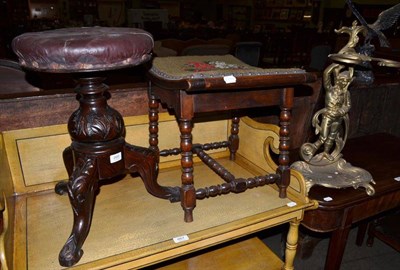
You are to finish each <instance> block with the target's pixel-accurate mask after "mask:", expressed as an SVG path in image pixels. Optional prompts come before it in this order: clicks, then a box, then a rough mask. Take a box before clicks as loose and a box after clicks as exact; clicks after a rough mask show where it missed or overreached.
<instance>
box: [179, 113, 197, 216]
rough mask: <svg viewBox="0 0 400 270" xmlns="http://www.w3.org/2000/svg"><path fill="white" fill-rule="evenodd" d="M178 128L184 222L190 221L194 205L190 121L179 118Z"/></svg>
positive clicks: (194, 192) (194, 193)
mask: <svg viewBox="0 0 400 270" xmlns="http://www.w3.org/2000/svg"><path fill="white" fill-rule="evenodd" d="M179 130H180V132H181V151H182V152H181V167H182V176H181V181H182V187H181V205H182V208H183V211H184V213H185V217H184V220H185V222H192V221H193V209H194V208H195V207H196V191H195V188H194V184H193V153H192V121H191V120H187V119H181V120H179Z"/></svg>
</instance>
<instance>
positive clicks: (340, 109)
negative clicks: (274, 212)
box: [300, 63, 354, 161]
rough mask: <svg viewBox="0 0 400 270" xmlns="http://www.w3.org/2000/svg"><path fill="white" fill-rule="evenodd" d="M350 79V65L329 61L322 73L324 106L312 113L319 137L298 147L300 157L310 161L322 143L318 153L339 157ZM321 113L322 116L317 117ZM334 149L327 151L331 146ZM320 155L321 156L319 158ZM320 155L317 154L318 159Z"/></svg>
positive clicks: (344, 135) (341, 147) (344, 134)
mask: <svg viewBox="0 0 400 270" xmlns="http://www.w3.org/2000/svg"><path fill="white" fill-rule="evenodd" d="M353 80H354V68H353V67H346V66H345V65H342V64H338V63H332V64H331V65H330V66H329V67H327V68H326V69H325V71H324V74H323V82H324V88H325V91H326V94H325V108H323V109H321V110H319V111H318V112H317V113H316V114H315V115H314V117H313V120H312V125H313V127H315V133H316V134H319V138H318V140H317V141H316V142H314V143H306V144H304V145H303V146H302V147H301V152H300V154H301V157H302V158H303V159H304V160H305V161H311V159H312V158H313V157H314V155H315V153H316V152H317V150H318V149H319V148H320V147H321V146H322V145H323V152H322V157H323V158H326V159H327V160H329V161H334V160H336V158H338V157H339V154H340V152H341V150H342V149H343V146H344V143H345V141H346V138H347V130H348V128H345V129H344V132H343V134H340V131H341V130H343V129H342V128H341V126H342V123H343V122H344V125H345V126H346V127H348V121H349V118H348V112H349V110H350V108H351V101H350V93H349V92H348V87H349V85H350V84H351V82H352V81H353ZM320 116H322V120H321V121H320V120H319V117H320ZM334 144H335V149H334V151H333V152H331V149H332V146H333V145H334ZM322 157H321V158H322ZM321 158H318V160H320V159H321Z"/></svg>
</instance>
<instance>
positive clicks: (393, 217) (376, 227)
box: [358, 209, 400, 252]
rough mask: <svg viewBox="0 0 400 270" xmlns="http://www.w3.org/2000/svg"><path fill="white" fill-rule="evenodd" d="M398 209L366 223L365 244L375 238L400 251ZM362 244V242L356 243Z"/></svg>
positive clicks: (369, 244) (369, 243)
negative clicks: (366, 236)
mask: <svg viewBox="0 0 400 270" xmlns="http://www.w3.org/2000/svg"><path fill="white" fill-rule="evenodd" d="M399 224H400V209H397V210H396V211H393V213H389V214H388V215H384V216H382V217H379V218H377V219H375V220H373V221H371V222H370V223H369V224H368V238H367V246H369V247H372V245H373V244H374V239H375V238H377V239H379V240H381V241H382V242H384V243H386V244H387V245H389V246H391V247H392V248H394V249H395V250H397V251H398V252H400V226H399ZM358 244H362V243H358Z"/></svg>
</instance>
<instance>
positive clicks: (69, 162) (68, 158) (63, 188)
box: [54, 146, 74, 195]
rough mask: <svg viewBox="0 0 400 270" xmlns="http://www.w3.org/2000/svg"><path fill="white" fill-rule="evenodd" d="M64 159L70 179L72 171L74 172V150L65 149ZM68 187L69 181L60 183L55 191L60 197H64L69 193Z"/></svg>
mask: <svg viewBox="0 0 400 270" xmlns="http://www.w3.org/2000/svg"><path fill="white" fill-rule="evenodd" d="M63 159H64V165H65V168H66V169H67V173H68V177H69V178H71V175H72V171H73V170H74V159H73V154H72V148H71V147H70V146H69V147H67V148H65V149H64V152H63ZM67 185H68V182H67V181H61V182H58V183H57V184H56V186H55V188H54V191H55V192H56V193H57V194H59V195H64V194H65V193H66V192H67V191H68V187H67Z"/></svg>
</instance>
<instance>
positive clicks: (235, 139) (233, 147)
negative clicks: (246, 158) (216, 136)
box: [229, 117, 240, 160]
mask: <svg viewBox="0 0 400 270" xmlns="http://www.w3.org/2000/svg"><path fill="white" fill-rule="evenodd" d="M239 122H240V118H239V117H233V118H232V126H231V135H230V136H229V143H230V144H229V152H230V157H229V159H230V160H235V156H236V151H237V150H238V148H239V135H238V134H239Z"/></svg>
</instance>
